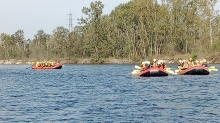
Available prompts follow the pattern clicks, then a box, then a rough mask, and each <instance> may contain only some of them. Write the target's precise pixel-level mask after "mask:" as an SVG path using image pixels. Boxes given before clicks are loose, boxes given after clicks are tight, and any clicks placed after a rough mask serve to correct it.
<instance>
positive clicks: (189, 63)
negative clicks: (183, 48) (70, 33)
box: [188, 58, 194, 67]
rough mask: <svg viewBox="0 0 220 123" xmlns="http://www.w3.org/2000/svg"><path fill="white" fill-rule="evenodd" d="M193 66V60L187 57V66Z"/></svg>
mask: <svg viewBox="0 0 220 123" xmlns="http://www.w3.org/2000/svg"><path fill="white" fill-rule="evenodd" d="M193 66H194V63H193V60H192V58H189V62H188V67H193Z"/></svg>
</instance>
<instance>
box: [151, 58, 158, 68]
mask: <svg viewBox="0 0 220 123" xmlns="http://www.w3.org/2000/svg"><path fill="white" fill-rule="evenodd" d="M151 66H152V67H157V66H158V64H157V59H153V62H152V64H151Z"/></svg>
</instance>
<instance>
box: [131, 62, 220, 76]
mask: <svg viewBox="0 0 220 123" xmlns="http://www.w3.org/2000/svg"><path fill="white" fill-rule="evenodd" d="M135 68H136V69H135V70H133V71H132V75H138V76H142V77H151V76H168V74H174V75H209V74H210V72H211V71H218V69H217V68H215V66H211V67H208V64H207V62H206V60H205V59H204V60H201V61H198V60H196V61H193V60H192V58H190V59H189V60H179V63H178V69H177V70H172V68H167V67H166V65H165V63H164V60H156V59H153V61H152V62H150V61H148V60H145V61H144V62H142V63H141V65H140V66H137V65H135Z"/></svg>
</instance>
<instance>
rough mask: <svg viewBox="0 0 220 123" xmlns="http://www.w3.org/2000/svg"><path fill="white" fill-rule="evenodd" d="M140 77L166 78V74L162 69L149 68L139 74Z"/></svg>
mask: <svg viewBox="0 0 220 123" xmlns="http://www.w3.org/2000/svg"><path fill="white" fill-rule="evenodd" d="M139 76H142V77H153V76H168V73H167V72H166V70H164V69H163V68H154V67H152V68H149V69H146V70H144V71H141V72H140V73H139Z"/></svg>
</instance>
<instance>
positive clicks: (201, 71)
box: [177, 66, 210, 75]
mask: <svg viewBox="0 0 220 123" xmlns="http://www.w3.org/2000/svg"><path fill="white" fill-rule="evenodd" d="M177 74H178V75H209V74H210V72H209V68H208V67H204V66H193V67H189V68H186V69H181V70H179V71H178V72H177Z"/></svg>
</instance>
